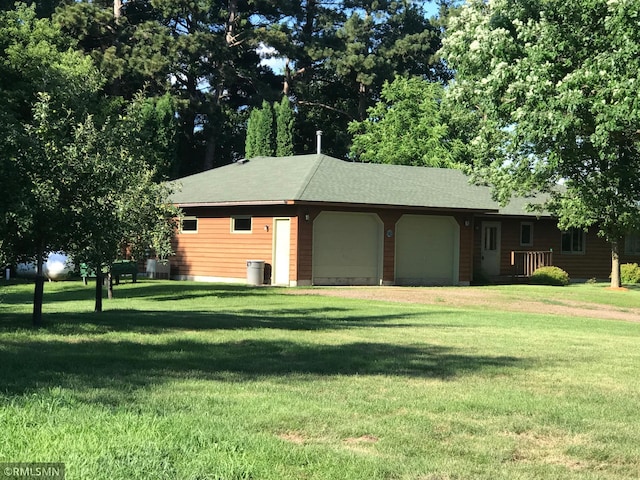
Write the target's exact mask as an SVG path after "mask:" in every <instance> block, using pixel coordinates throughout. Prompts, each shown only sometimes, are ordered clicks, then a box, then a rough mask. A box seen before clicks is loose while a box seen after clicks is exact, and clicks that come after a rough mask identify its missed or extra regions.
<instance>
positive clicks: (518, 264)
mask: <svg viewBox="0 0 640 480" xmlns="http://www.w3.org/2000/svg"><path fill="white" fill-rule="evenodd" d="M551 265H553V250H548V251H531V250H513V251H511V276H512V277H513V278H529V277H530V276H531V275H532V274H533V272H535V271H536V270H537V269H538V268H540V267H548V266H551Z"/></svg>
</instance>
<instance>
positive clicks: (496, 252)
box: [480, 222, 500, 277]
mask: <svg viewBox="0 0 640 480" xmlns="http://www.w3.org/2000/svg"><path fill="white" fill-rule="evenodd" d="M481 242H482V245H481V247H480V254H481V266H482V272H483V273H484V274H485V275H488V276H490V277H492V276H498V275H500V222H482V239H481Z"/></svg>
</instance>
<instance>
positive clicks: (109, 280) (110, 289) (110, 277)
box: [107, 269, 113, 300]
mask: <svg viewBox="0 0 640 480" xmlns="http://www.w3.org/2000/svg"><path fill="white" fill-rule="evenodd" d="M107 298H108V299H109V300H113V275H112V274H111V269H109V273H108V274H107Z"/></svg>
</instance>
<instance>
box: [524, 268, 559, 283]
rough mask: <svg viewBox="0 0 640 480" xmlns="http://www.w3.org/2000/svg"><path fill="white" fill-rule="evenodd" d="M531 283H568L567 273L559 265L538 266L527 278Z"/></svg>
mask: <svg viewBox="0 0 640 480" xmlns="http://www.w3.org/2000/svg"><path fill="white" fill-rule="evenodd" d="M529 283H531V284H532V285H555V286H559V287H563V286H565V285H569V274H568V273H567V272H565V271H564V270H562V269H561V268H559V267H540V268H538V269H537V270H536V271H535V272H533V274H532V275H531V278H530V279H529Z"/></svg>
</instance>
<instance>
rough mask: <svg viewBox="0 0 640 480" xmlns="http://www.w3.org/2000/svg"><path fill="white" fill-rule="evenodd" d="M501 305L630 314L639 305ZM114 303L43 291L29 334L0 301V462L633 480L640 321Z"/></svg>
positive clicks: (185, 290)
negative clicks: (96, 307)
mask: <svg viewBox="0 0 640 480" xmlns="http://www.w3.org/2000/svg"><path fill="white" fill-rule="evenodd" d="M483 288H485V289H486V291H487V294H488V295H489V294H492V292H498V293H499V294H500V295H504V296H505V297H506V298H507V300H505V301H514V298H515V297H513V296H512V297H509V295H508V294H507V291H506V290H505V289H504V288H501V289H497V288H496V289H492V288H489V287H483ZM518 291H520V292H522V295H525V296H526V295H529V294H530V295H543V296H544V295H546V296H547V298H548V299H549V301H556V302H561V301H562V299H563V298H565V297H566V298H570V299H571V300H572V301H576V300H580V299H582V300H588V301H590V302H596V301H602V302H603V303H607V302H609V301H611V300H610V299H611V298H618V299H619V300H615V301H614V303H615V304H616V305H619V306H623V307H628V308H638V307H640V291H638V290H630V291H627V292H608V293H615V294H616V295H615V296H611V295H607V292H606V291H603V288H602V287H601V286H599V287H596V286H588V285H583V286H571V287H567V288H564V289H563V288H551V287H549V288H546V287H532V288H531V289H530V290H528V289H527V287H518V288H517V289H513V292H514V293H512V295H515V296H516V297H517V292H518ZM115 293H116V296H117V298H116V299H114V300H111V301H108V300H105V312H103V313H102V314H94V313H93V312H92V308H93V303H92V295H93V287H92V286H88V287H85V286H83V285H82V284H81V282H65V283H49V284H47V285H45V306H44V312H45V321H46V324H47V325H46V326H45V327H44V328H42V329H39V330H34V329H32V328H30V312H31V304H30V302H31V294H32V286H31V285H24V284H11V285H6V284H4V285H2V286H0V432H1V435H0V462H27V461H40V462H64V463H65V464H66V478H67V480H71V479H110V480H111V479H145V480H147V479H179V480H188V479H367V480H371V479H421V480H427V479H429V480H449V479H491V480H494V479H509V480H512V479H578V478H580V479H635V478H638V477H640V415H639V413H640V348H639V345H640V323H633V322H621V321H605V320H597V319H584V318H560V317H555V316H551V315H539V314H532V313H526V312H523V313H513V312H502V311H490V310H487V309H482V308H475V309H474V308H465V309H463V308H455V307H449V306H447V307H445V306H427V305H415V304H411V305H410V304H406V305H405V304H399V303H385V302H371V301H361V300H348V299H340V298H331V297H319V296H299V295H295V296H294V295H287V294H286V293H284V292H283V290H279V289H273V288H246V287H240V286H221V285H212V284H198V283H190V282H168V281H143V282H140V283H138V284H131V283H126V284H121V285H120V286H119V287H116V290H115ZM600 294H602V299H609V300H601V299H600V298H601V297H600V296H599V295H600Z"/></svg>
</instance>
